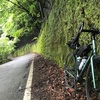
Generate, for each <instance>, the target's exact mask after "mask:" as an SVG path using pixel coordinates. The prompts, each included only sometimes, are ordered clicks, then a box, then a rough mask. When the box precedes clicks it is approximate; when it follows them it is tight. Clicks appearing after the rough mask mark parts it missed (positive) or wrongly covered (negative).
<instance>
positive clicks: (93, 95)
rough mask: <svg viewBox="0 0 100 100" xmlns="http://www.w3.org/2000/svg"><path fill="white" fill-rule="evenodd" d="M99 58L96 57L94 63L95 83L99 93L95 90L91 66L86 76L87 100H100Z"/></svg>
mask: <svg viewBox="0 0 100 100" xmlns="http://www.w3.org/2000/svg"><path fill="white" fill-rule="evenodd" d="M97 61H98V57H96V58H95V59H94V61H93V63H94V75H95V82H96V88H97V91H96V90H95V89H94V88H93V87H94V86H93V79H92V72H91V66H90V65H89V67H88V70H87V75H86V96H87V100H100V99H98V98H99V94H100V93H99V92H100V61H98V63H97Z"/></svg>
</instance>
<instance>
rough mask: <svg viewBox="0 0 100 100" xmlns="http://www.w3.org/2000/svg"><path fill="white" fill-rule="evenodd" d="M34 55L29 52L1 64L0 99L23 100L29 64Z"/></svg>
mask: <svg viewBox="0 0 100 100" xmlns="http://www.w3.org/2000/svg"><path fill="white" fill-rule="evenodd" d="M34 56H35V55H34V54H28V55H25V56H21V57H17V58H15V59H14V60H13V61H11V62H8V63H5V64H3V65H0V100H23V95H24V91H25V86H26V82H27V78H28V74H29V69H30V68H29V64H30V63H31V61H32V60H33V59H34Z"/></svg>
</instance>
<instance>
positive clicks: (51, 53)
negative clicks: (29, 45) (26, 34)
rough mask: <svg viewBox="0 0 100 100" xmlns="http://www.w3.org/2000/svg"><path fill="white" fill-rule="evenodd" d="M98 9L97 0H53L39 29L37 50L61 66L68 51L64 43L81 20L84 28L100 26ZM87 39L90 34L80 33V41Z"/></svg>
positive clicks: (73, 32)
mask: <svg viewBox="0 0 100 100" xmlns="http://www.w3.org/2000/svg"><path fill="white" fill-rule="evenodd" d="M99 10H100V2H98V0H95V1H94V0H89V1H88V0H81V1H80V0H55V4H54V5H53V8H52V11H51V13H50V15H49V18H48V20H47V21H46V23H45V25H44V26H43V29H41V34H40V37H39V40H38V43H37V50H38V52H39V53H41V54H42V55H44V56H45V57H47V58H50V59H52V60H54V61H56V62H57V63H58V64H59V65H60V66H62V65H63V64H64V60H65V57H66V54H67V53H68V52H69V48H68V47H67V46H66V43H67V41H69V40H70V38H71V37H72V36H75V35H76V33H77V28H78V26H79V25H80V23H81V21H84V22H85V26H84V28H87V29H90V28H100V12H99ZM84 38H85V40H84ZM86 40H88V41H86ZM99 40H100V38H98V41H99ZM89 41H90V35H88V34H82V35H81V37H80V42H81V43H83V42H84V43H87V42H89ZM98 46H99V45H98ZM99 49H100V47H99ZM99 52H100V50H99Z"/></svg>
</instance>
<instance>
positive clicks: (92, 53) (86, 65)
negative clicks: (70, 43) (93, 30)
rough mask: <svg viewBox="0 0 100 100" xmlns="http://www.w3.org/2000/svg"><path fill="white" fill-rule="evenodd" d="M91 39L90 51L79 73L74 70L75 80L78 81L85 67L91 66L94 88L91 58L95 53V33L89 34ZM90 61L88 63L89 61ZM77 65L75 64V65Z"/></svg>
mask: <svg viewBox="0 0 100 100" xmlns="http://www.w3.org/2000/svg"><path fill="white" fill-rule="evenodd" d="M91 37H92V38H91V41H92V51H91V52H90V54H89V56H88V58H87V60H86V63H85V64H84V65H83V66H82V69H81V71H80V73H79V72H78V70H77V71H76V81H78V80H79V79H80V78H81V76H82V75H83V74H84V71H85V69H87V67H88V66H91V72H92V80H93V86H94V89H95V90H97V89H96V82H95V75H94V74H95V73H94V65H93V59H94V57H95V55H96V43H95V35H93V34H92V36H91ZM76 61H77V56H76ZM89 62H90V63H89ZM76 67H77V66H76Z"/></svg>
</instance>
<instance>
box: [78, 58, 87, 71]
mask: <svg viewBox="0 0 100 100" xmlns="http://www.w3.org/2000/svg"><path fill="white" fill-rule="evenodd" d="M85 62H86V57H83V58H82V61H81V63H80V65H79V70H81V69H82V67H83V65H84V63H85Z"/></svg>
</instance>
